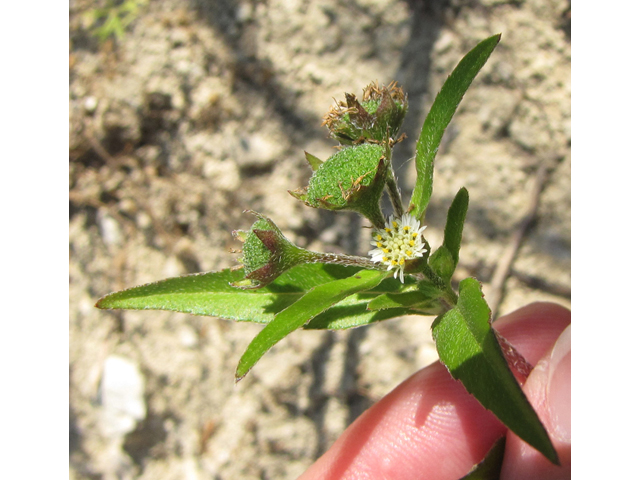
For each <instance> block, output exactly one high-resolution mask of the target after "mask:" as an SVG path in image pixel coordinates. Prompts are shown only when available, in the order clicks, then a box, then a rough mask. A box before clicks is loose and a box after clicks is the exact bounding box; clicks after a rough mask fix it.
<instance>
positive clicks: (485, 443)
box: [299, 303, 571, 480]
mask: <svg viewBox="0 0 640 480" xmlns="http://www.w3.org/2000/svg"><path fill="white" fill-rule="evenodd" d="M494 327H495V328H496V330H498V331H499V332H500V334H501V335H502V336H503V337H505V338H506V339H507V340H509V342H510V343H511V344H512V345H513V346H515V347H516V348H517V349H518V351H519V352H520V353H521V354H522V355H523V356H524V357H525V358H526V359H527V360H528V361H529V363H531V365H534V366H535V368H534V369H533V371H532V372H531V374H530V375H529V378H528V379H527V381H526V382H525V384H524V386H523V390H524V392H525V394H526V395H527V398H528V399H529V401H530V402H531V404H532V406H533V407H534V408H535V410H536V412H537V413H538V416H539V417H540V420H541V421H542V423H543V424H544V426H545V428H546V429H547V432H548V433H549V435H550V437H551V441H552V442H553V445H554V447H555V448H556V450H557V452H558V455H559V457H560V463H561V466H560V467H558V466H556V465H553V464H552V463H551V462H549V461H548V460H547V459H545V458H544V457H543V456H542V454H540V453H539V452H538V451H537V450H535V449H533V448H532V447H530V446H529V445H528V444H526V443H525V442H523V441H522V440H520V439H519V438H518V437H517V436H516V435H514V434H513V433H511V432H507V429H506V427H505V426H504V425H502V423H500V422H499V421H498V420H497V419H496V417H495V416H494V415H493V414H492V413H491V412H489V411H488V410H485V409H484V407H482V406H481V405H480V403H478V401H477V400H476V399H475V398H473V397H472V396H471V395H470V394H469V393H467V391H466V390H465V389H464V387H463V386H462V384H461V383H460V382H458V381H456V380H454V379H453V378H452V377H451V375H449V373H448V372H447V370H446V368H445V367H444V366H443V365H442V364H441V363H439V362H436V363H433V364H431V365H429V366H428V367H426V368H424V369H422V370H420V371H419V372H417V373H415V374H414V375H412V376H411V377H410V378H408V379H407V380H405V381H404V382H403V383H402V384H400V385H399V386H398V387H396V388H395V389H394V390H393V391H392V392H391V393H389V394H388V395H386V396H385V397H384V398H383V399H381V400H380V401H379V402H377V403H376V404H375V405H373V406H372V407H371V408H369V409H368V410H367V411H366V412H364V413H363V414H362V415H361V416H360V417H359V418H358V419H357V420H356V421H355V422H354V423H353V424H352V425H350V426H349V428H347V430H346V431H345V432H344V433H343V434H342V435H341V436H340V438H338V440H337V441H336V442H335V443H334V444H333V446H332V447H331V448H330V449H329V450H328V451H327V452H326V453H325V454H324V455H323V456H322V457H321V458H320V459H318V460H317V461H316V463H314V464H313V465H312V466H311V468H309V469H308V470H307V471H306V472H305V473H304V474H303V475H302V476H301V477H300V478H299V480H315V479H323V480H333V479H341V480H348V479H359V480H360V479H366V480H377V479H386V480H389V479H423V478H429V479H433V480H441V479H442V480H444V479H453V480H456V479H459V478H461V477H463V476H465V475H466V474H467V473H468V472H469V470H470V469H471V468H472V467H473V465H475V464H477V463H478V462H480V461H482V459H483V458H484V456H485V455H486V454H487V453H488V451H489V449H490V448H491V447H492V446H493V444H494V443H495V442H496V440H498V438H500V437H501V436H503V435H504V434H505V433H506V434H507V443H506V450H505V455H504V461H503V466H502V474H501V479H503V480H509V479H518V480H527V479H541V478H544V479H545V480H546V479H550V480H551V479H568V478H571V312H570V311H569V310H567V309H566V308H564V307H561V306H559V305H556V304H553V303H533V304H530V305H527V306H526V307H523V308H521V309H519V310H517V311H515V312H513V313H511V314H509V315H506V316H504V317H502V318H500V319H498V320H497V321H496V322H495V323H494Z"/></svg>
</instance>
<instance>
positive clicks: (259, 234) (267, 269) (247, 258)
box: [231, 210, 309, 289]
mask: <svg viewBox="0 0 640 480" xmlns="http://www.w3.org/2000/svg"><path fill="white" fill-rule="evenodd" d="M248 212H249V213H252V214H254V215H255V216H256V217H258V220H257V221H256V222H255V223H254V224H253V225H252V226H251V229H250V230H249V231H248V232H244V231H241V230H238V231H234V232H233V234H234V236H235V237H236V238H238V239H239V240H240V241H242V242H244V245H243V246H242V258H241V260H240V262H241V263H242V264H243V267H244V272H245V278H244V279H242V280H240V281H238V282H233V283H231V285H232V286H234V287H239V288H244V289H253V288H260V287H264V286H265V285H267V284H269V283H271V282H272V281H273V280H275V279H276V278H278V277H279V276H280V275H282V274H283V273H284V272H285V271H287V270H289V269H290V268H291V267H295V266H296V265H298V264H300V263H303V262H305V261H307V260H308V257H309V252H307V251H306V250H304V249H302V248H299V247H296V246H295V245H294V244H293V243H291V242H290V241H289V240H287V239H286V238H285V237H284V235H283V234H282V232H281V231H280V229H279V228H278V227H277V226H276V224H275V223H273V221H272V220H271V219H269V218H267V217H265V216H263V215H260V214H259V213H256V212H253V211H251V210H248Z"/></svg>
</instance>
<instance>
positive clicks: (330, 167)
mask: <svg viewBox="0 0 640 480" xmlns="http://www.w3.org/2000/svg"><path fill="white" fill-rule="evenodd" d="M314 158H315V157H314ZM387 165H388V162H387V161H386V159H385V149H384V148H383V147H382V146H380V145H375V144H362V145H356V146H351V147H345V148H343V149H342V150H340V151H338V152H337V153H335V154H333V155H332V156H331V157H329V158H328V159H327V160H326V161H325V162H323V163H322V164H320V166H319V167H317V169H316V170H315V172H314V173H313V176H312V177H311V179H310V180H309V186H308V187H305V188H303V189H298V190H296V191H290V192H289V193H290V194H291V195H293V196H294V197H296V198H297V199H299V200H302V201H303V202H304V203H305V204H306V205H308V206H310V207H314V208H325V209H327V210H352V211H355V212H359V213H361V214H362V215H364V216H365V217H367V218H368V219H369V220H371V222H372V223H373V224H374V225H376V226H380V225H384V217H383V216H382V213H381V211H380V197H381V196H382V191H383V190H384V186H385V181H386V178H387V170H388V167H387Z"/></svg>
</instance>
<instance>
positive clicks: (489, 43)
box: [408, 35, 500, 220]
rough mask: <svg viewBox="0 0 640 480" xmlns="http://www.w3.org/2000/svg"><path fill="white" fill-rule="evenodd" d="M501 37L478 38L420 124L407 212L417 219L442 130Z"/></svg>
mask: <svg viewBox="0 0 640 480" xmlns="http://www.w3.org/2000/svg"><path fill="white" fill-rule="evenodd" d="M499 41H500V35H494V36H493V37H489V38H487V39H486V40H483V41H482V42H480V43H479V44H478V45H477V46H476V47H475V48H474V49H473V50H471V51H470V52H469V53H467V54H466V55H465V56H464V57H463V59H462V60H460V63H458V66H457V67H456V68H455V69H454V71H453V72H452V73H451V75H449V78H447V80H446V81H445V82H444V85H443V86H442V89H441V90H440V92H439V93H438V95H437V96H436V98H435V100H434V102H433V106H432V107H431V110H430V111H429V114H428V115H427V118H426V119H425V121H424V124H423V125H422V131H421V132H420V138H418V144H417V148H416V169H417V172H418V175H417V180H416V186H415V188H414V190H413V194H412V195H411V202H410V204H409V210H408V211H409V212H411V214H412V215H413V216H415V217H416V218H417V219H418V220H420V219H422V217H423V215H424V212H425V210H426V209H427V205H428V204H429V199H430V198H431V192H432V191H433V160H434V158H435V156H436V153H437V152H438V148H439V146H440V141H441V140H442V136H443V135H444V131H445V129H446V128H447V126H448V125H449V122H451V119H452V118H453V114H454V113H455V111H456V109H457V108H458V105H459V104H460V101H461V100H462V97H463V96H464V94H465V92H466V91H467V89H468V88H469V86H470V85H471V82H472V81H473V79H474V78H475V76H476V75H477V74H478V72H479V71H480V69H481V68H482V66H483V65H484V64H485V63H486V61H487V59H488V58H489V56H490V55H491V52H493V49H494V48H495V47H496V45H497V44H498V42H499Z"/></svg>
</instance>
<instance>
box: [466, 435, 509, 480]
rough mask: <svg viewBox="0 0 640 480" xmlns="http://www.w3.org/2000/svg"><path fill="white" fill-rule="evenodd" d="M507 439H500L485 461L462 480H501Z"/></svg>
mask: <svg viewBox="0 0 640 480" xmlns="http://www.w3.org/2000/svg"><path fill="white" fill-rule="evenodd" d="M506 444H507V437H500V438H499V439H498V440H497V441H496V443H494V444H493V447H491V450H489V453H488V454H487V456H486V457H484V459H483V460H482V461H481V462H480V463H478V464H477V465H475V466H474V467H473V468H472V469H471V471H470V472H469V473H467V474H466V475H465V476H464V477H462V478H461V479H460V480H499V478H500V471H501V470H502V459H503V458H504V447H505V446H506Z"/></svg>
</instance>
